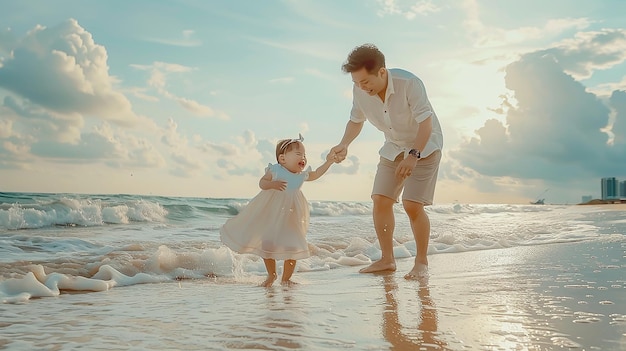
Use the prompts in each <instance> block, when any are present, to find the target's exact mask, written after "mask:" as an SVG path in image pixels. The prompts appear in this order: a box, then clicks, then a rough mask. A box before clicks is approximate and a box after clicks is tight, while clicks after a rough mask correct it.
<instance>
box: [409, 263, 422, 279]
mask: <svg viewBox="0 0 626 351" xmlns="http://www.w3.org/2000/svg"><path fill="white" fill-rule="evenodd" d="M426 276H428V265H427V264H423V263H416V264H415V266H413V269H411V271H410V272H409V273H407V274H405V275H404V279H410V280H415V279H420V278H423V277H426Z"/></svg>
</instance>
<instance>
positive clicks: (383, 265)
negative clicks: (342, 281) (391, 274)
mask: <svg viewBox="0 0 626 351" xmlns="http://www.w3.org/2000/svg"><path fill="white" fill-rule="evenodd" d="M395 270H396V262H395V261H391V262H388V261H383V260H378V261H376V262H374V263H372V264H370V265H369V266H367V267H365V268H361V269H360V270H359V273H374V272H382V271H395Z"/></svg>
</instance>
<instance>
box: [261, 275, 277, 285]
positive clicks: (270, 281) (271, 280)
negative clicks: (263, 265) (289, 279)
mask: <svg viewBox="0 0 626 351" xmlns="http://www.w3.org/2000/svg"><path fill="white" fill-rule="evenodd" d="M275 280H276V273H274V274H268V275H267V279H265V281H264V282H263V283H261V286H262V287H265V288H269V287H270V286H272V284H274V281H275Z"/></svg>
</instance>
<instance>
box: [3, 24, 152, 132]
mask: <svg viewBox="0 0 626 351" xmlns="http://www.w3.org/2000/svg"><path fill="white" fill-rule="evenodd" d="M12 44H13V47H11V48H10V49H11V52H12V56H11V57H8V58H7V57H4V58H3V66H2V67H1V68H0V87H2V88H4V89H6V90H8V91H11V92H12V93H14V94H16V95H18V96H20V97H22V98H24V99H27V100H28V101H30V102H31V103H33V104H36V105H39V106H41V107H42V108H44V109H47V110H49V111H50V112H51V113H55V114H58V115H80V116H90V117H91V116H93V117H95V118H99V119H102V120H106V121H110V122H112V123H116V124H119V125H125V126H134V125H138V124H139V123H140V122H141V118H140V117H138V116H136V115H135V114H134V113H133V111H132V108H131V105H130V102H129V101H128V100H127V99H126V97H125V96H124V95H123V94H121V93H120V92H118V91H116V90H115V89H114V87H113V83H114V79H113V78H112V77H111V76H109V72H108V69H109V68H108V66H107V52H106V50H105V48H104V47H103V46H101V45H98V44H96V43H95V42H94V40H93V38H92V36H91V34H90V33H89V32H87V31H86V30H84V29H83V28H82V27H81V26H80V25H79V24H78V22H77V21H76V20H73V19H70V20H68V21H66V22H64V23H62V24H61V25H58V26H56V27H52V28H46V27H43V26H36V27H35V28H34V29H32V30H31V31H30V32H28V33H27V34H26V36H24V37H23V38H20V39H19V40H16V41H14V42H13V43H12Z"/></svg>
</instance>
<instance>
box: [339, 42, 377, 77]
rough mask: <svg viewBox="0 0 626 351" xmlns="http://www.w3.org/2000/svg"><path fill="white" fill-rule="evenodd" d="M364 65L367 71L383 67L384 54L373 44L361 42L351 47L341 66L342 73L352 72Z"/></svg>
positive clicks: (371, 71)
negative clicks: (359, 44)
mask: <svg viewBox="0 0 626 351" xmlns="http://www.w3.org/2000/svg"><path fill="white" fill-rule="evenodd" d="M363 67H365V70H367V73H374V72H376V71H378V70H379V69H380V68H381V67H385V55H383V53H382V52H380V50H378V48H377V47H376V45H374V44H363V45H361V46H357V47H356V48H354V49H352V51H351V52H350V54H349V55H348V59H347V60H346V62H345V63H344V64H343V66H341V69H342V70H343V71H344V73H352V72H356V71H358V70H360V69H361V68H363Z"/></svg>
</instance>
